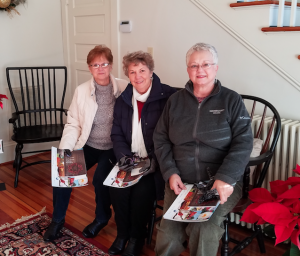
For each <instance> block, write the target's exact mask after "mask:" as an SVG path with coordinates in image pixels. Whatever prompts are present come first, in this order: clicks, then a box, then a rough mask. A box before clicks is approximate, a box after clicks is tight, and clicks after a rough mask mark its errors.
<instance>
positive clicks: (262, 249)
mask: <svg viewBox="0 0 300 256" xmlns="http://www.w3.org/2000/svg"><path fill="white" fill-rule="evenodd" d="M254 229H255V231H256V232H257V235H256V239H257V243H258V246H259V250H260V252H261V253H266V248H265V242H264V235H263V233H262V230H261V227H260V225H256V224H254Z"/></svg>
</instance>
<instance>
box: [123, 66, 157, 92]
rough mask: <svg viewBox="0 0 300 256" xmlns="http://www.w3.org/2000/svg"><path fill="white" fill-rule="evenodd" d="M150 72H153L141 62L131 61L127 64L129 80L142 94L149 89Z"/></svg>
mask: <svg viewBox="0 0 300 256" xmlns="http://www.w3.org/2000/svg"><path fill="white" fill-rule="evenodd" d="M152 74H153V72H152V71H150V69H149V68H148V67H147V66H146V65H144V64H143V63H138V64H135V63H131V64H130V65H129V66H128V77H129V80H130V82H131V84H132V85H133V87H134V88H135V89H136V90H137V91H138V92H139V93H140V94H144V93H145V92H147V90H148V89H149V87H150V85H151V77H152Z"/></svg>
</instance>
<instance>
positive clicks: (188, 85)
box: [185, 79, 222, 97]
mask: <svg viewBox="0 0 300 256" xmlns="http://www.w3.org/2000/svg"><path fill="white" fill-rule="evenodd" d="M221 86H222V85H221V82H220V81H219V80H218V79H216V81H215V87H214V89H213V90H212V92H211V93H210V95H208V96H207V97H211V96H214V95H216V94H218V93H219V92H220V91H221ZM185 89H186V90H187V91H188V92H189V93H191V94H192V95H193V96H194V97H195V95H194V85H193V82H192V81H191V80H189V81H188V82H187V83H186V85H185Z"/></svg>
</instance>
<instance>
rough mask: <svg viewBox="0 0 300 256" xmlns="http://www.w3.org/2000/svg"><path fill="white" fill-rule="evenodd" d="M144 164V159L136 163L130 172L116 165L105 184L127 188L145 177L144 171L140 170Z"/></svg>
mask: <svg viewBox="0 0 300 256" xmlns="http://www.w3.org/2000/svg"><path fill="white" fill-rule="evenodd" d="M144 164H145V162H144V161H140V162H138V163H136V164H135V168H134V169H133V170H131V171H129V172H125V171H123V170H122V169H120V168H119V167H118V165H115V167H114V168H113V169H112V170H111V172H110V173H109V175H108V176H107V178H106V179H105V181H104V182H103V184H104V185H106V186H109V187H114V188H127V187H130V186H133V185H134V184H136V183H138V182H139V181H140V179H141V178H142V177H143V173H140V172H139V170H140V169H141V168H142V167H143V165H144Z"/></svg>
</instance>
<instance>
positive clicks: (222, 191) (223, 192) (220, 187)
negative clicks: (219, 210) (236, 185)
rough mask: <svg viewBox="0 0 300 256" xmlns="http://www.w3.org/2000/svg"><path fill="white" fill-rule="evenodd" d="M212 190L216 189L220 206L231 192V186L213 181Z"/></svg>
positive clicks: (219, 181)
mask: <svg viewBox="0 0 300 256" xmlns="http://www.w3.org/2000/svg"><path fill="white" fill-rule="evenodd" d="M214 188H215V189H217V191H218V193H219V196H220V200H221V204H224V203H225V202H226V201H227V199H228V197H229V196H230V195H231V194H232V192H233V186H231V185H230V184H228V183H226V182H224V181H221V180H215V182H214V185H213V186H212V188H211V189H214Z"/></svg>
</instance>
